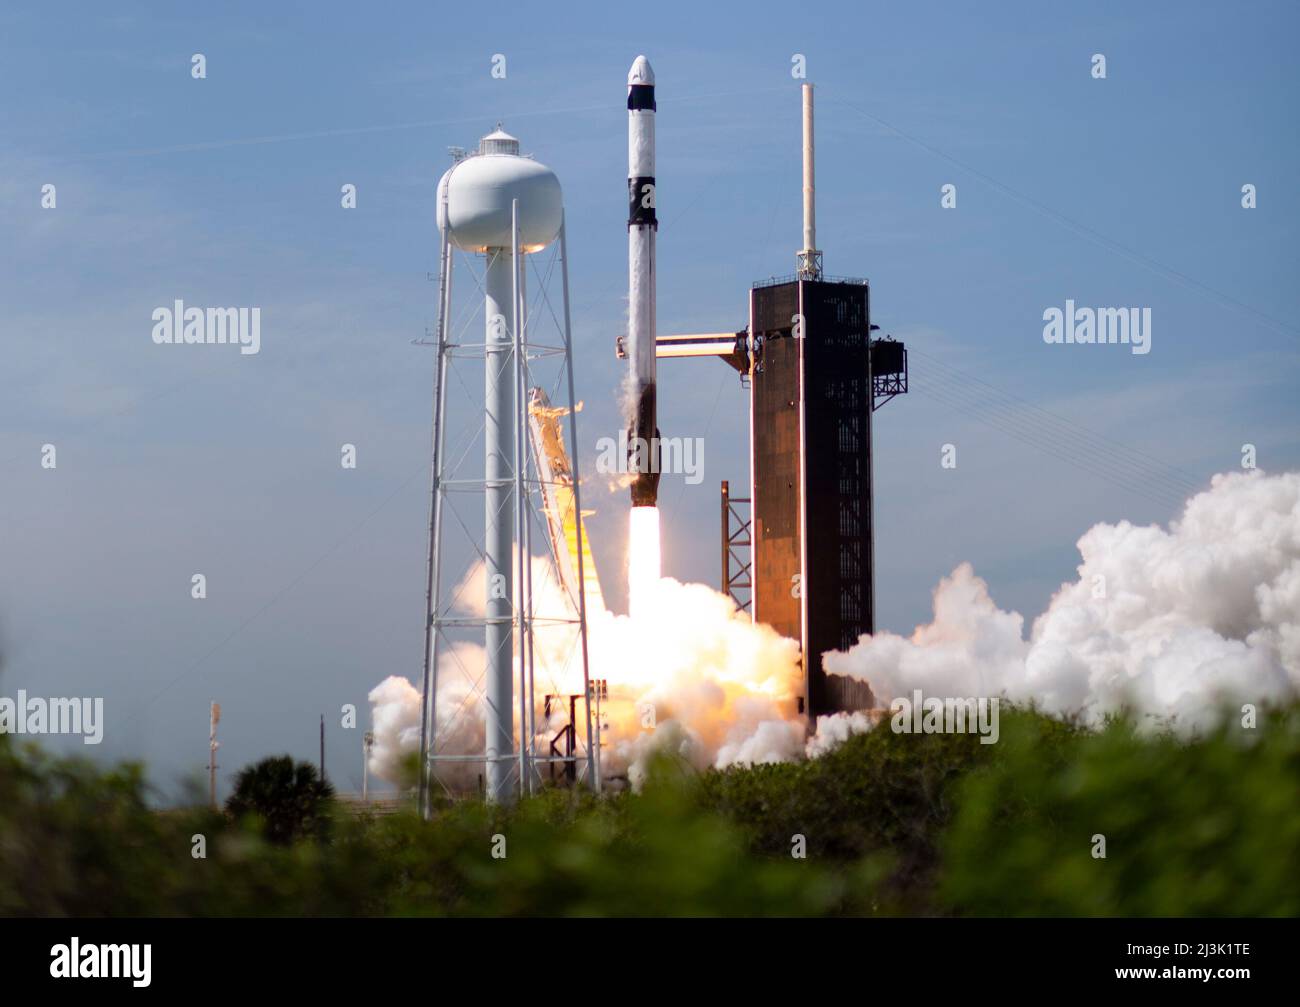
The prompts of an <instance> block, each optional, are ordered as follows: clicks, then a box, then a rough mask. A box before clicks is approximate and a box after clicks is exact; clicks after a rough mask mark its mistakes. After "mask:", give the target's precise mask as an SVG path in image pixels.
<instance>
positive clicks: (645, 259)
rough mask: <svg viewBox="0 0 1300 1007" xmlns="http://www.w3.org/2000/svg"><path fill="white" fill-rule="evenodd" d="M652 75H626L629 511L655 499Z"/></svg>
mask: <svg viewBox="0 0 1300 1007" xmlns="http://www.w3.org/2000/svg"><path fill="white" fill-rule="evenodd" d="M658 230H659V221H658V220H657V219H656V218H655V73H654V70H652V69H651V68H650V61H649V60H648V59H646V58H645V57H644V56H638V57H637V58H636V60H635V62H633V64H632V69H631V70H629V71H628V75H627V280H628V319H627V346H626V352H627V358H628V366H629V368H630V372H629V377H628V397H629V400H630V401H629V406H628V409H629V413H630V415H629V422H630V427H629V429H628V438H627V440H628V473H629V474H631V475H632V477H633V478H632V506H633V507H654V506H655V505H656V503H657V501H658V499H659V429H658V427H657V425H656V415H655V233H656V232H657V231H658Z"/></svg>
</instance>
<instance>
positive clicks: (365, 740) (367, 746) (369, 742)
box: [361, 731, 375, 802]
mask: <svg viewBox="0 0 1300 1007" xmlns="http://www.w3.org/2000/svg"><path fill="white" fill-rule="evenodd" d="M374 747H375V732H374V731H367V732H366V733H365V734H364V735H363V736H362V738H361V751H362V752H363V753H364V754H363V755H362V757H361V800H362V801H363V802H366V801H369V800H370V752H371V750H372V749H374Z"/></svg>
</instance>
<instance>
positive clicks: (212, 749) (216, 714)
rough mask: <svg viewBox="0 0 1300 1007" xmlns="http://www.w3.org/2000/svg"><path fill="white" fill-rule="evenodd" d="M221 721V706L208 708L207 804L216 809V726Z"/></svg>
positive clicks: (214, 704)
mask: <svg viewBox="0 0 1300 1007" xmlns="http://www.w3.org/2000/svg"><path fill="white" fill-rule="evenodd" d="M220 720H221V704H220V703H217V702H214V703H212V704H211V706H209V707H208V803H209V804H211V805H212V807H213V809H214V810H215V809H216V807H217V748H218V747H220V746H219V745H218V743H217V724H218V723H219V722H220Z"/></svg>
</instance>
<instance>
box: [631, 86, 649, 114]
mask: <svg viewBox="0 0 1300 1007" xmlns="http://www.w3.org/2000/svg"><path fill="white" fill-rule="evenodd" d="M627 110H628V111H629V112H645V111H647V110H648V111H651V112H653V111H654V110H655V86H654V85H653V84H629V85H628V88H627Z"/></svg>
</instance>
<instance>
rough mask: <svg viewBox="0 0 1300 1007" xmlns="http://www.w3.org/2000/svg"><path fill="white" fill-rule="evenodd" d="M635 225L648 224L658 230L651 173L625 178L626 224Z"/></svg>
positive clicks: (653, 182)
mask: <svg viewBox="0 0 1300 1007" xmlns="http://www.w3.org/2000/svg"><path fill="white" fill-rule="evenodd" d="M647 204H648V205H647ZM637 225H649V226H651V227H653V228H654V229H655V230H656V231H657V230H659V219H658V218H657V217H656V216H655V179H654V176H653V175H639V176H637V177H636V178H629V179H628V180H627V226H628V227H635V226H637Z"/></svg>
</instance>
